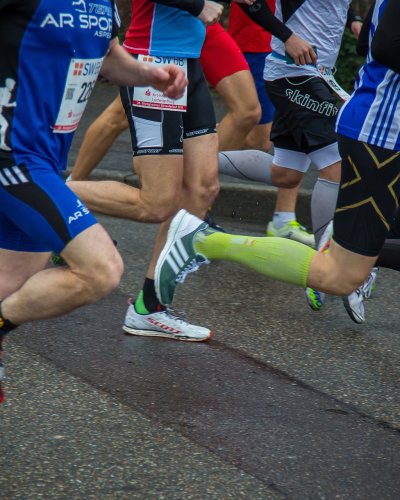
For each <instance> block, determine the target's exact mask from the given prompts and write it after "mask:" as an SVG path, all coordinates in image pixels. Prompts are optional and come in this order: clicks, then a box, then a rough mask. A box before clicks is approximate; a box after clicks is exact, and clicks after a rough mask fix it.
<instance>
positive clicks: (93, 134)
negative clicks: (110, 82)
mask: <svg viewBox="0 0 400 500" xmlns="http://www.w3.org/2000/svg"><path fill="white" fill-rule="evenodd" d="M127 128H128V120H127V119H126V115H125V111H124V108H123V107H122V103H121V98H120V96H119V95H118V96H117V97H116V98H115V99H114V101H113V102H112V103H111V104H110V105H109V106H108V107H107V108H106V109H105V110H104V111H103V112H102V113H101V115H100V116H99V117H98V118H96V120H95V121H94V122H93V123H92V124H91V125H90V127H89V128H88V129H87V131H86V133H85V136H84V138H83V141H82V144H81V147H80V149H79V153H78V157H77V159H76V162H75V165H74V168H73V169H72V172H71V179H73V180H74V181H83V180H86V179H88V178H89V176H90V174H91V172H92V170H94V169H95V168H96V166H97V165H98V164H99V163H100V161H101V160H102V159H103V158H104V156H105V155H106V153H107V151H108V150H109V149H110V147H111V146H112V145H113V143H114V141H115V140H116V139H117V137H118V136H119V135H120V134H121V132H123V131H124V130H125V129H127Z"/></svg>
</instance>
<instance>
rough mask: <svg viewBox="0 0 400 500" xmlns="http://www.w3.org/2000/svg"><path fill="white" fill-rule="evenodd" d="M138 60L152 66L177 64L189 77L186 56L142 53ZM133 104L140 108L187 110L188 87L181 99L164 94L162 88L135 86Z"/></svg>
mask: <svg viewBox="0 0 400 500" xmlns="http://www.w3.org/2000/svg"><path fill="white" fill-rule="evenodd" d="M138 61H140V62H145V63H147V64H151V65H152V66H159V67H162V66H165V65H166V64H175V65H176V66H178V67H179V68H180V69H182V70H183V71H184V73H185V75H186V77H187V59H186V58H185V57H169V56H145V55H142V54H140V55H139V56H138ZM132 104H133V106H138V107H139V108H152V109H168V110H169V111H180V112H182V111H186V109H187V88H186V89H185V93H184V95H183V96H182V97H181V98H180V99H170V98H169V97H166V96H165V95H163V93H162V92H161V91H160V90H156V89H154V88H153V87H135V88H134V91H133V99H132Z"/></svg>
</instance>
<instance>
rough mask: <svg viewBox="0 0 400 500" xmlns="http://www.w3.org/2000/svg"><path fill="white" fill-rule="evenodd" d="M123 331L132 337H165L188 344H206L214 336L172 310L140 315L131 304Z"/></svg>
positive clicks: (209, 331) (206, 329)
mask: <svg viewBox="0 0 400 500" xmlns="http://www.w3.org/2000/svg"><path fill="white" fill-rule="evenodd" d="M122 329H123V330H124V331H125V332H126V333H129V334H131V335H140V336H142V337H165V338H167V339H174V340H185V341H187V342H204V341H205V340H208V339H209V338H210V337H211V336H212V332H211V330H209V329H208V328H204V327H203V326H198V325H191V324H190V323H188V322H187V321H185V320H183V319H182V318H180V317H179V316H177V315H176V314H175V313H174V312H172V310H171V309H165V310H164V311H159V312H154V313H150V314H138V313H137V312H136V310H135V306H134V305H133V304H132V303H131V302H130V304H129V307H128V310H127V312H126V316H125V321H124V325H123V327H122Z"/></svg>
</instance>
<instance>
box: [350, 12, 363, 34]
mask: <svg viewBox="0 0 400 500" xmlns="http://www.w3.org/2000/svg"><path fill="white" fill-rule="evenodd" d="M357 21H358V22H360V23H362V22H363V18H362V17H361V16H359V15H357V14H356V13H355V12H354V10H353V9H352V8H351V7H350V8H349V10H348V11H347V20H346V28H348V29H349V30H350V31H351V23H355V22H357Z"/></svg>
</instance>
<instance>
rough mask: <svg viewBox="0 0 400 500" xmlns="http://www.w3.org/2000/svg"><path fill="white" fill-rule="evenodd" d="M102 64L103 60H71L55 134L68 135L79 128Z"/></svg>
mask: <svg viewBox="0 0 400 500" xmlns="http://www.w3.org/2000/svg"><path fill="white" fill-rule="evenodd" d="M102 63H103V58H98V59H71V62H70V65H69V68H68V74H67V79H66V82H65V88H64V94H63V97H62V101H61V105H60V109H59V112H58V116H57V120H56V123H55V125H54V127H53V132H54V133H56V134H67V133H69V132H73V131H74V130H76V129H77V128H78V125H79V122H80V119H81V118H82V115H83V112H84V111H85V107H86V103H87V101H88V99H89V97H90V94H91V93H92V90H93V89H94V86H95V85H96V81H97V77H98V75H99V72H100V68H101V65H102Z"/></svg>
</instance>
